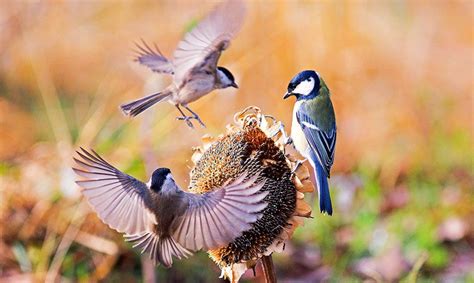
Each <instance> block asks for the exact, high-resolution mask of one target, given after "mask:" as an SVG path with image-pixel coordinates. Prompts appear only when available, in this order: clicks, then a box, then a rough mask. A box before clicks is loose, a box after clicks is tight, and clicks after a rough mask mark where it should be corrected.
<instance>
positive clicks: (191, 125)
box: [175, 104, 194, 129]
mask: <svg viewBox="0 0 474 283" xmlns="http://www.w3.org/2000/svg"><path fill="white" fill-rule="evenodd" d="M175 106H176V108H178V111H179V113H181V115H183V116H181V117H177V118H176V119H178V120H181V121H185V122H186V124H187V125H188V127H190V128H191V129H194V126H193V123H191V121H190V120H191V119H192V118H193V117H189V116H186V114H184V112H183V110H181V108H180V107H179V104H176V105H175Z"/></svg>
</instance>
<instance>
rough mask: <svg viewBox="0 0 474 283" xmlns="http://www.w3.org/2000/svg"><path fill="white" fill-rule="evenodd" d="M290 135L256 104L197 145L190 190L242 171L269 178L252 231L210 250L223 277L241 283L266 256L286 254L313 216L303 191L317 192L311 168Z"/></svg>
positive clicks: (207, 186)
mask: <svg viewBox="0 0 474 283" xmlns="http://www.w3.org/2000/svg"><path fill="white" fill-rule="evenodd" d="M285 139H286V134H285V132H284V129H283V126H282V123H281V122H279V121H276V120H275V119H274V118H273V117H271V116H268V115H264V114H262V113H261V111H260V109H259V108H257V107H254V106H251V107H248V108H246V109H245V110H243V111H242V112H239V113H237V114H236V115H235V117H234V124H233V125H228V126H227V133H226V134H223V135H221V136H219V137H217V138H211V137H209V136H205V137H203V145H202V146H201V147H197V148H195V153H194V154H193V158H192V159H193V162H194V163H195V167H194V168H193V169H192V171H191V173H190V180H191V181H190V186H189V188H188V190H189V191H191V192H195V193H205V192H207V191H210V190H212V189H213V188H217V187H219V186H221V185H222V184H223V183H224V182H226V181H227V180H229V179H233V178H236V177H237V176H240V175H241V174H242V173H243V172H249V175H250V176H251V175H252V174H256V173H259V174H260V176H259V179H260V180H262V181H263V180H265V185H264V187H263V188H262V190H264V191H269V194H268V195H267V196H266V197H265V199H264V201H265V202H267V203H268V206H267V208H266V209H265V210H264V212H263V217H262V218H261V219H260V220H258V221H257V222H256V223H254V224H253V225H252V228H251V229H250V230H248V231H245V232H244V233H243V234H242V236H240V237H238V238H236V239H235V240H234V241H233V242H231V243H230V244H228V245H227V246H225V247H221V248H219V249H215V250H210V251H208V253H209V256H210V257H211V258H212V259H213V260H214V261H215V262H216V263H217V265H218V266H219V267H220V268H221V270H222V274H221V277H224V278H227V279H229V280H230V281H231V282H237V281H238V280H239V279H240V277H241V276H242V274H243V273H244V272H245V271H246V270H247V269H248V268H253V267H254V266H255V265H256V263H257V260H258V259H259V258H261V257H262V256H264V255H270V254H271V253H273V252H281V251H282V250H283V248H284V243H285V241H286V240H288V239H289V238H291V236H292V234H293V232H294V230H295V229H296V227H298V226H299V225H301V224H302V219H301V217H310V215H311V207H310V206H309V205H308V204H307V203H306V202H305V201H304V194H303V193H305V192H313V191H314V187H313V184H312V183H311V181H310V180H309V176H310V175H309V172H308V170H307V169H306V167H304V166H302V165H301V166H297V165H296V164H297V162H296V158H294V157H293V156H291V155H289V154H285V151H284V147H285ZM295 167H297V168H296V170H294V169H295ZM293 171H294V172H293ZM260 180H259V181H260Z"/></svg>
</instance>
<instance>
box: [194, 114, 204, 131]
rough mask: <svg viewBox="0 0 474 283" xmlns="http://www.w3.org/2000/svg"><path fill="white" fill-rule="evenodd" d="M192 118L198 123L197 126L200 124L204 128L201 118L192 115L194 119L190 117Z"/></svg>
mask: <svg viewBox="0 0 474 283" xmlns="http://www.w3.org/2000/svg"><path fill="white" fill-rule="evenodd" d="M192 118H193V119H195V120H196V121H198V122H199V124H201V126H202V127H203V128H205V127H206V125H204V123H203V122H202V120H201V118H199V116H198V115H196V114H194V117H192Z"/></svg>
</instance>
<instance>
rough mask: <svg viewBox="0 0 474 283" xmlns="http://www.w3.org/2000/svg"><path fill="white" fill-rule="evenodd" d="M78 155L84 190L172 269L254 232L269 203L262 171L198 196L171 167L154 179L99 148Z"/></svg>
mask: <svg viewBox="0 0 474 283" xmlns="http://www.w3.org/2000/svg"><path fill="white" fill-rule="evenodd" d="M77 154H78V158H74V160H75V162H76V165H77V166H78V167H79V168H81V169H79V168H73V170H74V172H75V173H76V174H77V175H79V176H80V177H83V178H85V179H84V180H79V181H76V183H77V184H78V185H79V186H80V187H82V194H83V195H84V196H85V197H86V199H87V201H88V202H89V204H90V205H91V206H92V208H93V209H94V210H95V212H96V213H97V214H98V216H99V218H100V219H101V220H102V221H103V222H104V223H106V224H107V225H109V226H110V227H111V228H113V229H115V230H117V231H118V232H120V233H124V234H125V238H126V240H128V241H131V242H133V244H134V247H138V248H140V249H141V251H142V253H144V252H146V253H148V254H149V255H150V258H151V259H152V260H153V261H154V263H155V264H158V263H161V264H163V265H164V266H165V267H171V264H172V263H173V260H172V256H174V257H177V258H178V259H181V258H183V257H188V256H189V255H191V251H197V250H200V249H206V250H208V249H213V248H218V247H222V246H225V245H227V244H228V243H230V242H232V241H233V240H234V239H236V238H237V237H239V236H241V235H242V232H244V231H247V230H249V229H250V228H251V227H252V226H251V224H252V223H255V222H256V221H257V220H259V219H260V218H261V217H262V210H264V209H265V208H266V207H267V203H266V202H264V201H263V199H264V198H265V196H266V195H267V194H268V192H263V191H261V188H262V187H263V186H264V182H259V183H257V182H256V180H257V178H258V176H259V175H258V174H254V175H253V176H251V177H247V176H246V175H245V173H243V174H241V175H240V177H238V178H235V179H234V180H233V181H232V182H226V183H224V184H223V185H222V186H220V188H216V189H215V190H213V191H211V192H208V193H203V194H194V193H188V192H185V191H183V190H182V189H181V188H180V187H179V186H178V185H177V184H176V182H175V181H174V179H173V176H172V175H171V171H170V170H169V169H168V168H159V169H157V170H155V171H154V172H153V175H152V176H151V178H150V181H149V182H148V183H146V184H145V183H143V182H141V181H139V180H137V179H135V178H133V177H132V176H129V175H127V174H125V173H122V172H121V171H119V170H118V169H116V168H115V167H113V166H112V165H111V164H110V163H108V162H107V161H105V160H104V159H103V158H102V157H100V156H99V155H98V154H97V153H96V152H95V151H93V150H91V152H89V151H86V150H84V149H82V148H81V150H80V151H77Z"/></svg>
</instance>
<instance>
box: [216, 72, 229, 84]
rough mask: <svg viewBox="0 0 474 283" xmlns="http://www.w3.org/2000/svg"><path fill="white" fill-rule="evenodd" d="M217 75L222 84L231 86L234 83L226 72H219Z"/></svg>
mask: <svg viewBox="0 0 474 283" xmlns="http://www.w3.org/2000/svg"><path fill="white" fill-rule="evenodd" d="M217 74H218V75H219V80H220V81H221V84H223V85H230V84H231V83H232V82H231V81H230V80H229V78H228V77H227V76H226V75H225V74H224V72H222V71H220V70H217Z"/></svg>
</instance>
